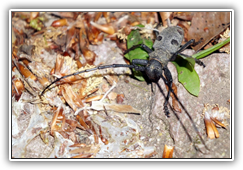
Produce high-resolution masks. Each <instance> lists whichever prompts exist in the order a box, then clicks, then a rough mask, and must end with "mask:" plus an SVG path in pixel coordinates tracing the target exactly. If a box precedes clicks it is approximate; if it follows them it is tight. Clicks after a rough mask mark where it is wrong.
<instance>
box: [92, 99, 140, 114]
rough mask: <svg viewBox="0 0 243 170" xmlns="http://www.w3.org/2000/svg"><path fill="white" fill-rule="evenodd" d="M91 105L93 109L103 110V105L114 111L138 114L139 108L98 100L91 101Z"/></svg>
mask: <svg viewBox="0 0 243 170" xmlns="http://www.w3.org/2000/svg"><path fill="white" fill-rule="evenodd" d="M91 107H92V109H94V110H104V107H105V108H106V110H112V111H115V112H120V113H138V114H140V110H137V109H135V108H133V107H132V106H130V105H119V104H107V103H103V102H100V101H92V106H91Z"/></svg>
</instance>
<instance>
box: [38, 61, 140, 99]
mask: <svg viewBox="0 0 243 170" xmlns="http://www.w3.org/2000/svg"><path fill="white" fill-rule="evenodd" d="M116 67H127V68H134V69H135V70H138V71H144V67H142V66H137V65H128V64H112V65H104V66H98V67H94V68H90V69H87V70H82V71H79V72H76V73H73V74H69V75H66V76H63V77H61V78H57V79H56V80H55V81H53V82H52V83H51V84H49V85H48V86H46V87H45V89H44V90H43V91H42V92H41V96H42V95H43V94H44V93H45V91H46V90H47V89H48V88H49V87H50V86H52V85H53V84H55V83H56V82H58V81H60V80H62V79H64V78H67V77H70V76H75V75H78V74H81V73H85V72H90V71H95V70H100V69H106V68H116Z"/></svg>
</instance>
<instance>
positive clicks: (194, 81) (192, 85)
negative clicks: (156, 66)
mask: <svg viewBox="0 0 243 170" xmlns="http://www.w3.org/2000/svg"><path fill="white" fill-rule="evenodd" d="M172 63H173V64H174V65H175V66H176V69H177V73H178V81H179V82H180V83H181V84H182V85H183V86H184V87H185V89H187V91H188V92H189V93H191V94H192V95H194V96H198V95H199V91H200V79H199V76H198V74H197V72H196V71H195V70H194V68H193V66H192V64H191V63H190V62H188V61H187V60H185V59H183V58H179V57H178V58H177V59H176V60H175V61H173V62H172Z"/></svg>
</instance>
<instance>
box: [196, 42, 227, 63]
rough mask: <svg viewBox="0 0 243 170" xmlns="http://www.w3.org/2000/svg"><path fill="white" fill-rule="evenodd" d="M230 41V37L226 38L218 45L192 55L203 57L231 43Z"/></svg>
mask: <svg viewBox="0 0 243 170" xmlns="http://www.w3.org/2000/svg"><path fill="white" fill-rule="evenodd" d="M229 42H230V37H229V38H227V39H226V40H224V41H223V42H221V43H218V44H216V45H214V46H213V47H210V48H208V49H206V50H203V51H200V52H198V53H196V54H194V55H192V57H193V58H197V59H200V58H203V57H206V56H207V55H209V54H211V53H212V52H214V51H216V50H218V49H219V48H221V47H223V46H224V45H225V44H227V43H229Z"/></svg>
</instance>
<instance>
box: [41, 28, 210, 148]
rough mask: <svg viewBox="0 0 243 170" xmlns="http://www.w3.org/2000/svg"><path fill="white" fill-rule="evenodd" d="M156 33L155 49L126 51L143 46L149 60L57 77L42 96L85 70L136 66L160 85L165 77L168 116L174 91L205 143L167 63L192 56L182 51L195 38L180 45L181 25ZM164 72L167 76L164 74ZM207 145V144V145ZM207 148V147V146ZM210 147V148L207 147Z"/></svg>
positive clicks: (193, 42)
mask: <svg viewBox="0 0 243 170" xmlns="http://www.w3.org/2000/svg"><path fill="white" fill-rule="evenodd" d="M154 32H155V35H156V40H155V42H154V45H153V49H154V51H153V50H152V49H150V48H149V47H147V46H146V45H144V44H138V45H135V46H133V47H132V48H130V49H128V50H127V51H126V52H125V53H127V52H129V51H131V50H133V49H135V48H137V47H142V48H143V49H144V50H145V51H146V52H147V53H148V54H149V60H144V59H134V60H132V63H131V65H127V64H112V65H101V66H97V67H95V68H91V69H87V70H83V71H79V72H76V73H73V74H70V75H66V76H63V77H61V78H57V79H56V80H55V81H54V82H52V83H51V84H49V85H48V86H47V87H46V88H45V89H44V90H43V91H42V93H41V96H42V95H43V94H44V93H45V91H46V90H47V89H48V88H49V87H50V86H51V85H53V84H54V83H56V82H58V81H60V80H61V79H64V78H67V77H70V76H74V75H78V74H81V73H84V72H90V71H94V70H98V69H106V68H116V67H128V68H134V69H135V70H136V71H143V72H145V73H146V75H147V76H148V78H149V79H150V80H151V81H152V82H155V83H156V84H157V85H158V80H159V79H160V78H162V79H163V81H164V83H165V84H166V85H167V86H168V87H169V88H168V89H169V90H168V93H167V96H166V98H165V102H164V111H165V114H166V116H167V117H169V110H168V107H167V104H168V100H169V97H170V93H173V94H174V96H175V98H176V99H177V100H178V102H179V103H180V105H181V106H182V107H183V109H184V110H185V112H186V114H187V115H188V117H189V118H190V120H191V121H192V124H193V127H194V129H195V130H196V132H197V134H198V136H199V137H200V140H201V141H202V142H203V144H204V145H205V143H204V140H203V139H202V137H201V135H200V134H199V131H198V129H197V127H196V126H195V123H194V121H193V120H192V118H191V116H190V114H189V113H188V112H187V111H186V109H185V108H184V106H183V105H182V104H181V102H180V101H179V99H178V97H177V96H176V95H175V93H174V92H173V90H172V83H173V79H172V76H171V73H170V71H169V69H168V68H167V64H168V62H170V61H173V60H175V59H176V56H177V55H183V56H185V57H191V56H187V55H184V54H182V53H181V52H182V51H183V50H185V49H186V48H187V47H188V46H190V45H192V44H195V40H194V39H191V40H190V41H188V42H187V43H186V44H185V45H183V46H182V47H180V45H181V43H182V40H183V38H184V31H183V29H182V28H181V27H179V26H171V27H167V28H165V29H164V30H163V31H161V32H159V31H158V30H154ZM195 62H196V63H197V64H199V65H201V66H203V67H205V65H204V63H203V62H202V61H200V60H199V59H195ZM163 72H164V75H165V77H164V76H163ZM205 147H206V145H205ZM206 148H207V147H206ZM207 149H208V148H207Z"/></svg>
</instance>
